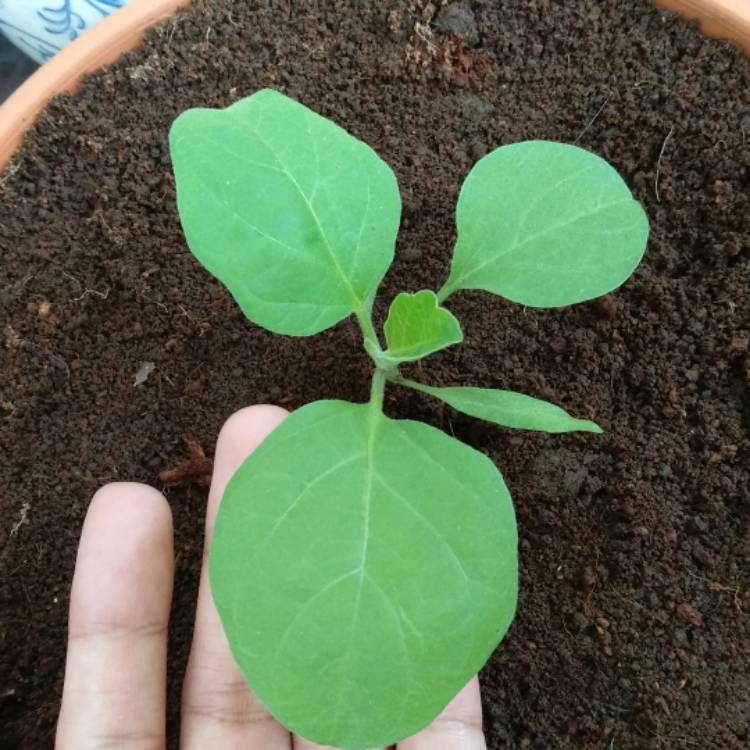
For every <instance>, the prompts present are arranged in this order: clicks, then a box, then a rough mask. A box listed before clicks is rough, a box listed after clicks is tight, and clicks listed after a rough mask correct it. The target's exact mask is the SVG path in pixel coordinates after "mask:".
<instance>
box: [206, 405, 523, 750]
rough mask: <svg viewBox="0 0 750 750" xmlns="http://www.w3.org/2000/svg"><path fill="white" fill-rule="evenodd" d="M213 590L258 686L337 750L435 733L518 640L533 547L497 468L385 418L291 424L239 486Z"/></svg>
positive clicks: (306, 414) (326, 416)
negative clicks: (522, 557) (453, 704)
mask: <svg viewBox="0 0 750 750" xmlns="http://www.w3.org/2000/svg"><path fill="white" fill-rule="evenodd" d="M209 570H210V579H211V587H212V591H213V595H214V599H215V601H216V605H217V607H218V610H219V614H220V616H221V619H222V622H223V624H224V629H225V631H226V633H227V636H228V639H229V643H230V645H231V648H232V652H233V654H234V656H235V658H236V660H237V662H238V664H239V665H240V669H241V670H242V673H243V675H244V676H245V678H246V679H247V681H248V683H249V685H250V687H251V688H252V689H253V690H254V691H255V692H256V693H257V695H258V696H259V697H260V698H261V700H262V701H263V702H264V703H265V704H266V706H267V707H268V708H269V709H270V710H271V712H272V713H273V714H274V715H275V716H276V718H277V719H278V720H279V721H280V722H281V723H282V724H284V725H285V726H287V727H288V728H290V729H291V730H293V731H295V732H297V733H298V734H300V735H302V736H303V737H306V738H308V739H310V740H313V741H315V742H318V743H320V744H324V745H328V744H330V745H334V746H336V747H342V748H348V749H349V750H359V749H360V748H372V747H381V746H386V745H390V744H391V743H393V742H395V741H397V740H399V739H401V738H403V737H405V736H408V735H411V734H413V733H414V732H416V731H418V730H420V729H421V728H422V727H424V726H425V725H427V724H428V723H429V722H430V721H431V720H432V719H433V718H434V717H435V716H436V715H437V714H438V713H439V712H440V711H441V710H442V708H443V707H444V706H445V705H446V704H447V703H448V701H449V700H450V699H451V698H452V697H453V696H454V695H455V694H456V693H457V692H458V690H459V689H460V688H461V687H462V686H463V685H464V684H465V683H466V682H467V681H468V680H469V679H470V678H471V676H472V675H474V674H475V673H476V672H477V670H478V669H479V668H480V667H481V666H482V664H483V663H484V662H485V660H486V659H487V658H488V656H489V655H490V654H491V652H492V651H493V649H494V648H495V646H496V645H497V643H498V642H499V641H500V639H501V638H502V636H503V634H504V633H505V632H506V630H507V628H508V626H509V624H510V622H511V619H512V617H513V614H514V611H515V605H516V593H517V536H516V525H515V517H514V513H513V507H512V504H511V501H510V497H509V495H508V491H507V489H506V488H505V484H504V483H503V480H502V477H501V476H500V474H499V473H498V471H497V469H496V468H495V466H494V465H493V464H492V462H491V461H490V460H489V459H488V458H487V457H486V456H484V455H483V454H481V453H478V452H477V451H475V450H473V449H471V448H469V447H468V446H466V445H464V444H463V443H460V442H458V441H456V440H454V439H452V438H450V437H448V436H447V435H445V434H444V433H442V432H440V431H439V430H436V429H435V428H433V427H430V426H428V425H425V424H422V423H421V422H411V421H395V420H391V419H389V418H387V417H385V416H384V415H383V414H382V412H380V410H379V409H377V408H373V407H372V406H371V405H370V404H350V403H346V402H342V401H318V402H315V403H313V404H309V405H308V406H305V407H304V408H302V409H300V410H299V411H297V412H294V413H293V414H292V415H291V416H289V417H288V418H287V419H286V420H285V421H284V422H283V423H282V424H281V426H280V427H278V428H277V429H276V431H275V432H274V433H272V434H271V435H270V436H269V437H268V438H267V439H266V441H265V442H264V443H263V444H262V445H261V446H260V447H259V448H258V449H257V450H256V451H255V452H254V453H253V454H252V455H251V456H250V457H249V458H248V459H247V460H246V461H245V463H244V464H243V465H242V467H241V468H240V469H239V470H238V471H237V473H236V474H235V475H234V477H233V478H232V480H231V481H230V483H229V485H228V487H227V489H226V492H225V493H224V498H223V500H222V504H221V508H220V510H219V515H218V519H217V523H216V527H215V531H214V538H213V543H212V547H211V553H210V561H209Z"/></svg>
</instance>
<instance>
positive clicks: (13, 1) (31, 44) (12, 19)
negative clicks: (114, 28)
mask: <svg viewBox="0 0 750 750" xmlns="http://www.w3.org/2000/svg"><path fill="white" fill-rule="evenodd" d="M128 2H129V0H0V31H2V33H3V34H5V36H7V37H8V38H9V39H10V40H11V41H12V42H13V43H14V44H15V45H16V46H17V47H19V48H20V49H22V50H23V51H24V52H25V53H26V54H27V55H29V57H31V58H33V59H34V60H36V61H37V62H38V63H43V62H45V61H47V60H49V58H50V57H53V56H54V55H55V54H56V53H57V52H59V51H60V50H61V49H62V48H63V47H64V46H65V45H66V44H69V43H70V42H72V41H73V40H74V39H77V38H78V37H79V36H80V35H81V34H83V32H84V31H86V29H88V28H90V27H91V26H95V25H96V24H97V23H99V21H101V20H102V19H103V18H106V17H107V16H108V15H109V14H110V13H113V12H114V11H116V10H117V9H118V8H121V7H122V6H123V5H127V3H128Z"/></svg>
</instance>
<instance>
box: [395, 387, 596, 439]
mask: <svg viewBox="0 0 750 750" xmlns="http://www.w3.org/2000/svg"><path fill="white" fill-rule="evenodd" d="M398 382H399V383H400V384H401V385H405V386H408V387H409V388H414V389H415V390H417V391H422V393H428V394H429V395H430V396H434V397H435V398H439V399H440V400H441V401H445V403H446V404H448V405H449V406H452V407H453V408H454V409H456V410H457V411H462V412H463V413H464V414H469V415H470V416H472V417H477V418H478V419H484V420H486V421H487V422H494V423H495V424H499V425H502V426H503V427H515V428H518V429H521V430H539V431H541V432H574V431H580V432H602V429H601V427H599V425H598V424H596V423H595V422H591V421H590V420H588V419H576V418H575V417H571V416H570V414H568V412H566V411H565V410H564V409H561V408H560V407H559V406H555V405H554V404H550V403H549V402H548V401H542V400H541V399H538V398H533V397H532V396H527V395H525V394H524V393H516V392H515V391H499V390H495V389H494V388H471V387H469V388H463V387H460V386H456V387H448V388H435V387H433V386H430V385H423V384H422V383H417V382H415V381H413V380H406V379H404V380H399V381H398Z"/></svg>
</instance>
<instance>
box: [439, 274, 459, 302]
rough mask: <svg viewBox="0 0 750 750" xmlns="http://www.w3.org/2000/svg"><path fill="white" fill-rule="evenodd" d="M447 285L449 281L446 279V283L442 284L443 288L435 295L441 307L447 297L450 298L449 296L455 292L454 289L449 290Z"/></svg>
mask: <svg viewBox="0 0 750 750" xmlns="http://www.w3.org/2000/svg"><path fill="white" fill-rule="evenodd" d="M449 283H450V279H448V281H446V282H445V284H443V286H442V287H440V291H439V292H438V293H437V298H438V304H439V305H442V304H443V302H444V301H445V300H446V299H448V297H450V295H451V294H453V292H454V291H455V289H451V287H450V286H449Z"/></svg>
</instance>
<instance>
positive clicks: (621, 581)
mask: <svg viewBox="0 0 750 750" xmlns="http://www.w3.org/2000/svg"><path fill="white" fill-rule="evenodd" d="M433 5H434V6H440V3H439V2H436V1H435V0H433ZM433 5H431V4H429V3H427V2H416V1H415V2H412V3H411V4H407V3H399V2H392V1H386V0H382V1H380V2H367V3H363V2H356V3H355V2H344V1H343V0H337V1H336V2H334V1H333V0H330V1H329V2H315V3H310V2H286V1H285V2H280V1H272V0H266V2H247V3H232V2H229V0H222V1H221V2H218V1H217V2H195V3H194V4H193V7H192V8H191V9H190V10H189V11H188V12H187V13H185V14H182V15H179V16H177V17H175V18H174V19H172V20H170V21H168V22H166V23H165V24H164V25H162V26H161V27H160V28H157V29H156V30H154V31H153V32H152V33H151V34H150V35H149V36H148V39H147V41H146V43H145V44H144V46H143V47H142V48H141V49H140V50H139V51H137V52H135V53H132V54H130V55H128V56H126V57H125V58H123V59H122V60H121V61H120V62H119V63H118V64H116V65H115V66H113V67H111V68H109V69H108V70H106V71H104V72H102V73H100V74H97V75H94V76H91V77H89V78H88V79H87V80H86V81H85V83H84V85H83V86H82V88H81V90H80V91H79V93H78V94H77V95H75V96H62V97H60V98H58V99H57V100H56V101H54V102H53V103H52V104H51V105H50V107H49V108H48V109H47V111H46V114H45V115H44V116H43V117H42V118H41V120H40V121H39V123H38V125H37V126H36V127H35V128H34V129H33V131H32V132H31V134H30V136H29V138H28V140H27V143H26V145H25V147H24V148H23V149H22V150H21V152H20V153H19V154H18V155H17V157H16V158H15V159H14V161H13V162H12V164H11V165H10V168H9V169H8V170H6V172H5V173H4V175H3V176H2V178H0V196H1V198H2V206H1V207H0V253H1V255H0V305H1V306H0V322H1V325H0V328H1V329H2V330H1V333H2V348H1V349H0V358H1V359H0V448H1V449H2V459H1V460H0V478H1V480H2V483H1V485H0V486H2V496H1V497H0V519H2V521H1V522H0V566H1V569H0V576H1V580H0V612H1V614H0V746H2V748H4V749H5V750H12V749H13V748H28V749H36V748H47V747H49V746H50V744H51V739H52V736H53V731H54V723H55V718H56V712H57V709H58V701H59V696H60V689H61V682H62V674H63V663H64V650H65V636H66V607H67V598H68V589H69V585H70V580H71V575H72V572H73V564H74V556H75V551H76V545H77V541H78V536H79V532H80V528H81V522H82V520H83V516H84V513H85V511H86V507H87V503H88V501H89V499H90V497H91V495H92V493H93V492H94V491H95V489H96V488H97V487H98V486H100V485H102V484H103V483H105V482H109V481H112V480H119V479H129V480H139V481H143V482H150V483H152V484H155V485H156V486H159V487H162V488H163V489H164V491H165V492H166V494H167V497H168V498H169V500H170V502H171V505H172V508H173V511H174V517H175V522H176V550H177V582H176V593H175V607H174V615H173V626H172V635H171V655H170V659H171V666H172V668H173V678H172V681H171V683H170V706H171V709H170V711H171V713H170V726H172V727H174V726H175V717H176V715H177V711H178V696H179V682H180V674H181V671H182V669H183V667H184V665H185V660H186V656H187V651H188V647H189V642H190V633H191V625H192V622H191V621H192V617H193V610H194V607H193V602H194V597H195V593H196V584H197V579H198V567H199V562H200V551H201V533H202V520H203V518H202V517H203V510H204V505H205V499H206V488H205V486H204V484H205V480H206V468H205V463H204V462H201V461H200V460H198V461H194V465H193V467H192V468H193V469H194V470H193V471H178V472H176V474H175V473H173V474H172V476H171V479H172V480H173V483H175V482H176V485H175V486H165V482H164V481H163V480H160V479H159V475H160V473H161V472H163V471H164V470H167V469H173V468H175V467H178V466H179V464H180V462H181V461H183V460H184V459H185V458H186V457H187V456H188V455H189V446H188V444H187V442H186V441H187V440H190V441H193V444H192V450H193V452H194V453H199V452H200V449H203V450H205V452H206V453H207V454H208V455H209V456H210V455H211V454H212V452H213V443H214V440H215V437H216V434H217V431H218V430H219V427H220V425H221V424H222V422H223V421H224V420H225V419H226V418H227V416H228V415H229V414H230V413H231V412H232V411H233V410H235V409H238V408H240V407H242V406H244V405H247V404H250V403H256V402H264V401H270V402H274V403H277V404H282V405H284V406H286V407H287V408H295V407H298V406H300V405H302V404H304V403H306V402H308V401H311V400H314V399H318V398H326V397H336V398H344V399H352V400H355V401H363V400H366V398H367V395H368V384H369V372H370V367H369V364H368V360H367V358H366V356H365V355H364V354H363V353H362V349H361V346H360V340H359V335H358V332H357V329H356V328H355V326H354V325H353V324H352V323H351V322H347V323H344V324H341V325H339V326H337V327H336V328H335V329H333V330H330V331H327V332H325V333H322V334H320V335H318V336H316V337H314V338H309V339H292V338H285V337H282V336H274V335H271V334H269V333H267V332H266V331H264V330H261V329H259V328H258V327H256V326H254V325H252V324H250V323H249V322H248V321H247V320H245V319H244V318H243V316H242V315H241V314H240V312H239V310H238V308H237V305H236V304H235V303H234V302H233V301H232V299H231V298H230V296H229V295H228V293H227V292H226V291H225V290H224V289H223V288H222V287H221V286H220V285H219V284H218V283H217V282H215V281H214V280H212V279H211V278H210V277H209V276H208V274H207V273H206V272H205V271H204V270H203V269H202V268H201V267H199V265H198V264H197V263H196V261H195V260H194V259H193V258H192V256H191V255H190V254H189V252H188V251H187V249H186V247H185V243H184V241H183V237H182V234H181V232H180V227H179V224H178V219H177V215H176V212H175V196H174V181H173V178H172V174H171V169H170V161H169V155H168V151H167V131H168V128H169V125H170V123H171V121H172V119H173V118H174V117H175V116H176V115H177V114H178V113H179V112H180V111H182V110H183V109H185V108H187V107H191V106H198V105H200V106H213V107H223V106H226V105H228V104H229V103H230V102H232V101H233V100H235V99H236V98H238V97H240V96H243V95H246V94H248V93H250V92H252V91H254V90H256V89H258V88H261V87H263V86H273V87H276V88H279V89H281V90H283V91H285V92H287V93H288V94H290V95H291V96H294V97H296V98H298V99H300V100H301V101H303V102H304V103H306V104H308V105H310V106H312V107H313V108H315V109H316V110H318V111H319V112H321V113H322V114H324V115H326V116H328V117H331V118H333V119H335V120H336V121H337V122H339V123H341V124H343V125H344V126H345V127H347V128H348V129H349V130H350V131H351V132H353V133H354V134H356V135H357V136H358V137H360V138H362V139H364V140H365V141H367V142H368V143H370V144H372V145H373V146H374V147H375V148H376V149H377V150H378V151H379V152H380V154H382V156H383V157H384V158H385V159H386V160H387V161H388V163H389V164H391V165H392V167H393V168H394V170H395V171H396V173H397V175H398V178H399V183H400V186H401V191H402V196H403V203H404V210H403V222H402V229H401V233H400V235H399V240H398V247H397V258H396V261H395V263H394V264H393V267H392V269H391V271H390V273H389V274H388V277H387V278H386V281H385V283H384V285H383V289H382V298H381V302H380V303H379V305H378V307H377V310H378V314H379V315H381V316H382V312H383V310H384V309H385V308H386V304H387V303H388V302H389V301H390V299H391V298H392V297H393V296H394V295H395V294H396V292H397V291H399V290H404V289H405V290H417V289H420V288H424V287H429V288H433V289H434V288H436V287H437V286H439V285H440V283H441V282H442V281H443V280H444V279H445V276H446V272H447V268H448V263H449V258H450V252H451V246H452V241H453V239H454V224H453V217H454V205H455V200H456V196H457V193H458V189H459V186H460V184H461V181H462V179H463V177H464V176H465V175H466V173H467V171H468V169H469V168H470V166H471V164H472V163H473V162H474V161H475V160H476V159H478V158H479V157H481V156H482V155H483V154H484V153H486V152H487V150H488V149H491V148H493V147H495V146H497V145H500V144H503V143H508V142H512V141H518V140H522V139H527V138H547V139H554V140H559V141H566V142H572V143H578V144H580V145H581V146H584V147H586V148H588V149H590V150H592V151H594V152H596V153H598V154H600V155H602V156H604V157H605V158H607V159H609V160H610V161H611V162H612V163H613V164H614V165H615V166H616V167H617V169H619V170H620V171H621V173H622V174H623V175H624V176H625V178H626V180H627V182H628V183H629V184H630V185H631V186H632V188H633V189H634V191H635V194H636V195H637V197H638V198H639V199H640V200H641V201H643V203H644V205H645V207H646V209H647V211H648V214H649V216H650V218H651V222H652V234H651V240H650V243H649V250H648V253H647V255H646V259H645V262H644V263H643V265H642V266H641V267H640V269H639V270H638V271H637V272H636V274H635V276H634V277H633V278H632V279H631V280H630V281H628V282H627V284H625V286H624V287H623V288H622V289H620V290H618V291H617V292H615V293H614V294H612V295H609V296H607V297H606V298H603V299H601V300H598V301H594V302H591V303H587V304H583V305H579V306H576V307H573V308H569V309H563V310H549V311H540V310H533V309H524V308H521V307H519V306H516V305H513V304H510V303H506V302H504V301H502V300H500V299H497V298H494V297H491V296H489V295H485V294H481V293H471V294H469V293H462V294H459V295H456V296H455V298H451V299H450V302H449V307H450V308H451V309H452V310H453V311H454V312H455V313H456V314H457V315H458V316H459V318H460V319H461V321H462V323H463V325H464V328H465V331H466V341H465V343H464V344H463V345H462V346H460V347H455V348H453V349H451V350H449V351H447V352H445V353H443V354H440V355H438V356H435V357H433V358H432V359H431V360H429V361H428V362H425V363H424V365H423V367H422V370H423V372H422V377H423V378H424V379H425V380H426V381H427V382H430V383H434V384H449V383H456V384H475V385H482V386H494V387H504V388H512V389H517V390H521V391H526V392H528V393H531V394H533V395H536V396H539V397H543V398H547V399H550V400H552V401H555V402H556V403H559V404H561V405H563V406H565V407H566V408H568V409H569V410H570V411H572V412H573V413H575V414H576V415H579V416H583V417H591V418H595V419H596V420H597V421H598V422H599V423H600V424H601V425H603V427H604V428H605V430H606V432H605V434H604V435H603V436H593V435H566V436H549V435H542V434H536V433H526V432H511V431H508V430H503V429H500V428H496V427H494V426H491V425H488V424H483V423H480V422H477V421H476V420H473V419H470V418H468V417H463V416H461V415H459V414H457V413H455V412H454V411H452V410H451V409H449V408H448V407H445V406H443V405H441V404H439V403H436V402H434V401H431V400H430V399H429V398H427V397H426V396H423V395H420V394H416V393H413V392H408V391H405V390H400V389H396V388H392V389H390V390H389V391H388V394H387V410H388V412H389V413H390V414H392V415H399V416H402V417H410V418H417V419H424V420H427V421H428V422H430V423H432V424H434V425H436V426H438V427H441V428H443V429H445V430H446V431H448V432H451V433H453V434H455V435H456V436H457V437H458V438H460V439H462V440H464V441H466V442H467V443H469V444H470V445H472V446H474V447H475V448H477V449H479V450H481V451H484V452H486V453H487V454H488V455H489V456H491V458H492V459H493V460H494V461H495V462H496V463H497V464H498V466H499V467H500V468H501V469H502V471H503V473H504V475H505V477H506V480H507V482H508V484H509V487H510V489H511V492H512V494H513V497H514V499H515V504H516V509H517V514H518V523H519V531H520V538H521V597H520V602H519V610H518V616H517V618H516V621H515V624H514V625H513V627H512V630H511V632H510V634H509V636H508V637H507V639H506V640H505V641H504V643H503V644H502V645H501V646H500V648H499V649H498V650H497V652H496V654H495V655H494V657H493V658H492V660H491V661H490V663H489V664H488V665H487V667H486V668H485V670H484V672H483V674H482V681H483V686H484V693H483V694H484V701H485V711H486V727H487V733H488V738H489V746H490V748H493V749H499V748H532V749H536V750H542V749H545V750H552V749H556V748H565V749H567V748H586V749H588V748H592V750H593V749H594V748H596V749H600V748H601V749H604V748H616V750H628V749H635V748H665V749H666V748H670V749H671V748H686V749H689V748H695V747H699V748H721V749H726V750H740V748H745V749H747V748H748V747H750V728H749V726H748V724H749V722H750V614H749V613H750V432H749V431H750V354H749V353H748V337H750V292H749V289H750V196H749V193H750V62H749V61H748V60H746V59H745V58H743V57H742V56H741V55H740V54H739V52H738V51H736V50H735V49H734V48H733V47H732V46H731V45H729V44H726V43H720V42H715V41H708V40H706V39H703V38H702V37H701V36H700V35H699V34H698V33H697V31H696V30H695V29H694V28H693V27H691V26H690V25H688V24H685V23H683V22H682V21H679V20H677V19H676V18H674V17H672V16H670V15H667V14H665V13H663V12H661V11H657V10H653V9H652V8H651V7H650V6H649V4H648V3H647V2H646V1H645V0H637V1H634V0H627V1H625V0H623V1H622V2H614V1H613V2H592V0H564V1H563V0H559V1H558V2H554V1H552V0H526V1H524V2H520V1H519V2H507V3H502V4H500V3H497V2H495V1H494V0H483V1H479V0H476V1H475V2H470V3H468V2H464V3H460V4H456V5H458V6H459V7H458V9H456V8H455V7H454V8H453V9H452V10H450V12H449V10H448V9H440V10H439V11H438V12H437V14H435V13H434V7H433ZM501 5H502V7H500V6H501ZM407 6H408V7H407ZM454 32H461V33H462V34H464V35H465V36H464V39H465V41H464V39H462V38H459V37H457V36H455V35H454ZM144 363H152V364H153V371H151V372H150V374H149V373H148V371H149V369H150V368H149V367H148V366H146V367H145V368H144ZM139 371H140V374H141V376H145V375H148V377H147V378H146V380H145V382H143V383H142V384H140V385H135V378H136V373H138V372H139ZM188 468H189V467H188ZM438 658H439V655H438Z"/></svg>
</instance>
